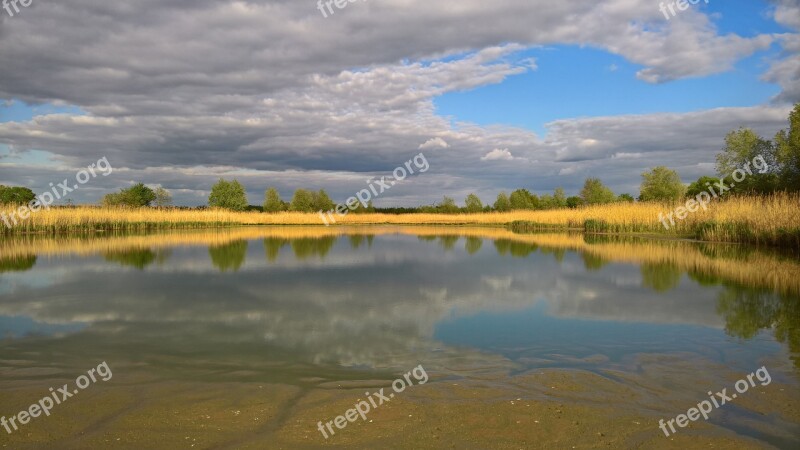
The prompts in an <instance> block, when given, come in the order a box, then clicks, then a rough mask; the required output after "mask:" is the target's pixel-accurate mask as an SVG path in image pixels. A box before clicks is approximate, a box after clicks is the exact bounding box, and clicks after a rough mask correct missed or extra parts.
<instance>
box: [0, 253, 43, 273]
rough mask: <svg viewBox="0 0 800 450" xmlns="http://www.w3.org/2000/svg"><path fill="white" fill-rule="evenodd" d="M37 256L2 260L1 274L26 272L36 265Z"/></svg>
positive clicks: (0, 261)
mask: <svg viewBox="0 0 800 450" xmlns="http://www.w3.org/2000/svg"><path fill="white" fill-rule="evenodd" d="M36 259H37V258H36V255H20V256H10V257H6V258H0V273H4V272H25V271H26V270H31V269H33V266H35V265H36Z"/></svg>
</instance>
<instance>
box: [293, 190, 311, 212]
mask: <svg viewBox="0 0 800 450" xmlns="http://www.w3.org/2000/svg"><path fill="white" fill-rule="evenodd" d="M289 210H290V211H296V212H316V211H314V193H313V192H311V191H307V190H305V189H298V190H296V191H294V196H293V197H292V202H291V204H290V206H289Z"/></svg>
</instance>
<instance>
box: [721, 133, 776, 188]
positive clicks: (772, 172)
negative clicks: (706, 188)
mask: <svg viewBox="0 0 800 450" xmlns="http://www.w3.org/2000/svg"><path fill="white" fill-rule="evenodd" d="M756 158H759V159H760V161H763V162H764V164H765V166H766V167H768V169H767V170H763V171H764V173H760V171H759V170H757V169H756V168H754V167H753V160H754V159H756ZM778 164H779V163H778V160H777V158H776V149H775V145H773V143H772V142H771V141H768V140H765V139H762V138H761V137H760V136H759V135H757V134H756V133H755V132H754V131H753V130H750V129H748V128H740V129H738V130H736V131H731V132H730V133H728V135H727V136H725V148H723V149H722V152H721V153H719V154H717V175H719V176H720V177H723V178H725V177H729V176H730V175H731V174H732V173H733V172H735V171H736V170H739V169H742V170H747V168H750V169H749V170H750V171H751V172H752V175H751V174H747V176H746V177H745V178H744V180H742V181H739V182H736V187H735V189H734V192H737V193H748V194H768V193H770V192H774V191H775V190H776V189H778V186H779V180H778V177H777V175H776V173H777V172H778V171H780V169H779V167H778Z"/></svg>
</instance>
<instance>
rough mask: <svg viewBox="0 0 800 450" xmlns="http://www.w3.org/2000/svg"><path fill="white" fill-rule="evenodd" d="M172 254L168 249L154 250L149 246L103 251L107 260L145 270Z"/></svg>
mask: <svg viewBox="0 0 800 450" xmlns="http://www.w3.org/2000/svg"><path fill="white" fill-rule="evenodd" d="M169 256H170V252H169V251H168V250H159V251H155V252H154V251H153V250H151V249H149V248H130V249H125V250H116V251H108V252H105V253H103V257H104V258H105V260H106V261H109V262H115V263H118V264H120V265H123V266H130V267H135V268H137V269H139V270H144V268H145V267H147V266H149V265H151V264H153V263H154V262H159V263H163V262H164V261H166V260H167V258H168V257H169Z"/></svg>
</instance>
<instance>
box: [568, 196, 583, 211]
mask: <svg viewBox="0 0 800 450" xmlns="http://www.w3.org/2000/svg"><path fill="white" fill-rule="evenodd" d="M579 206H583V199H582V198H580V197H577V196H572V197H567V208H570V209H575V208H577V207H579Z"/></svg>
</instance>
